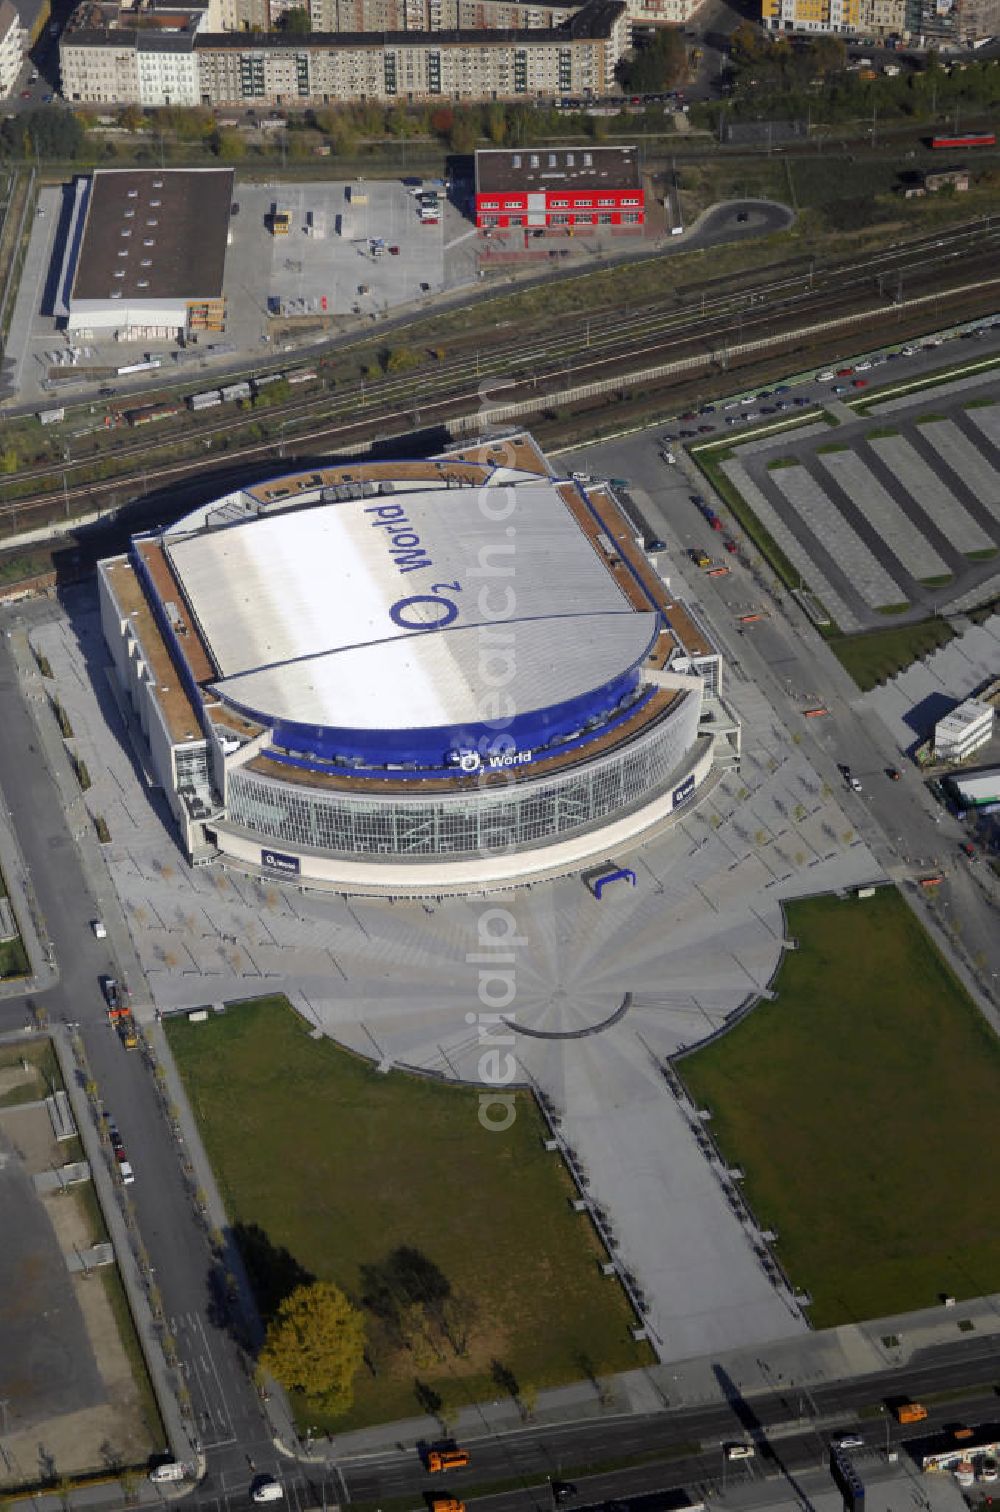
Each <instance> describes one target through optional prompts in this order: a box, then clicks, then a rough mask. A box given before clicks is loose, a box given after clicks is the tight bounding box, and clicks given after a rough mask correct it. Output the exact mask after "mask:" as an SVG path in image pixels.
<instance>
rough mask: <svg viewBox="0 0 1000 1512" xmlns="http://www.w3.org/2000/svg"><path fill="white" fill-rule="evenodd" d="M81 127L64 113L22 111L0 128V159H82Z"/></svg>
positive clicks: (75, 119) (69, 114) (70, 160)
mask: <svg viewBox="0 0 1000 1512" xmlns="http://www.w3.org/2000/svg"><path fill="white" fill-rule="evenodd" d="M85 146H86V137H85V133H84V129H83V126H82V125H81V123H80V122H79V121H78V120H77V118H76V116H75V115H73V114H72V112H71V111H68V110H51V109H42V110H26V111H25V112H24V114H23V115H19V116H13V117H12V118H11V119H10V120H8V121H4V123H3V125H2V126H0V157H2V158H6V159H10V158H24V159H25V160H26V161H28V162H30V161H31V159H32V158H36V159H38V160H39V161H51V160H55V159H58V160H59V161H60V162H67V161H68V162H75V161H76V160H77V159H78V158H79V157H81V156H82V155H83V152H84V149H85Z"/></svg>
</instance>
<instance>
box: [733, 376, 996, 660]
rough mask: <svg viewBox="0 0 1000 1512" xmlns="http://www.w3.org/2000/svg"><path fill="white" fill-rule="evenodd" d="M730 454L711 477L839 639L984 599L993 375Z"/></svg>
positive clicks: (992, 468) (989, 559) (992, 544)
mask: <svg viewBox="0 0 1000 1512" xmlns="http://www.w3.org/2000/svg"><path fill="white" fill-rule="evenodd" d="M987 377H988V379H989V381H988V382H987V381H984V377H983V375H982V374H980V375H977V377H976V378H975V379H974V380H970V382H969V383H961V382H952V383H948V384H944V385H942V387H941V389H937V388H935V389H932V390H931V391H929V392H924V393H914V394H911V395H909V396H906V397H905V398H897V399H895V400H892V401H886V402H884V403H878V404H874V405H873V406H872V409H871V412H870V414H868V415H858V416H855V415H853V414H852V413H851V411H850V410H848V409H846V407H845V406H840V407H839V410H840V411H841V412H842V413H841V414H840V419H841V423H840V424H839V425H837V426H829V427H826V426H824V427H809V428H808V431H806V430H803V431H801V432H800V431H795V432H791V431H790V432H787V433H782V432H780V431H779V432H776V433H775V434H774V435H773V436H770V437H767V438H760V439H758V440H756V441H753V442H749V443H748V444H747V445H746V446H739V445H737V446H736V447H735V448H734V450H733V452H732V454H727V456H726V458H725V460H723V461H722V462H721V464H720V465H721V469H722V472H723V473H724V474H725V476H726V478H727V479H728V480H729V482H730V483H731V484H732V485H733V487H734V488H736V489H737V490H738V491H739V493H740V494H741V495H742V497H743V498H744V499H745V501H746V503H747V504H748V505H749V507H750V508H751V509H752V510H753V512H754V514H755V515H756V516H757V518H758V519H759V520H760V522H761V524H762V525H763V526H764V528H765V529H766V530H767V531H768V533H769V534H770V535H771V536H772V538H773V539H774V540H775V542H776V543H777V545H778V546H779V547H780V549H781V550H782V552H783V553H784V554H785V556H786V557H787V558H788V560H789V561H790V562H791V564H792V566H793V567H794V568H795V570H796V571H797V572H798V573H799V574H800V576H801V579H802V581H803V582H804V583H805V584H807V585H808V586H809V587H810V588H811V589H812V590H813V592H814V593H815V595H816V596H817V598H818V599H819V600H820V602H821V603H822V604H823V605H824V607H825V608H826V610H827V612H828V613H829V614H830V615H831V617H832V618H833V620H834V621H835V623H836V624H837V625H838V626H839V628H840V629H841V630H843V631H845V632H847V633H853V632H855V631H858V630H862V629H874V628H877V627H882V626H884V625H885V623H886V622H885V619H884V618H883V617H882V616H883V615H885V614H886V613H887V612H891V613H892V614H894V615H895V614H897V613H900V612H902V613H903V614H904V615H906V614H907V613H908V614H909V615H910V616H911V617H923V616H924V615H926V614H927V613H929V612H937V611H941V610H943V611H944V612H949V611H951V610H952V609H961V608H962V607H964V606H965V605H966V604H968V603H972V602H975V601H976V600H979V601H981V600H982V599H983V598H985V597H988V596H989V592H990V588H991V582H992V578H993V576H994V575H995V573H996V560H995V559H996V557H997V554H998V552H1000V379H998V378H997V377H996V375H995V374H990V375H987Z"/></svg>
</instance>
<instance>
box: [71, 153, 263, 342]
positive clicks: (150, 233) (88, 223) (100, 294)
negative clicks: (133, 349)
mask: <svg viewBox="0 0 1000 1512" xmlns="http://www.w3.org/2000/svg"><path fill="white" fill-rule="evenodd" d="M232 196H233V170H232V169H231V168H149V169H99V170H97V171H96V172H95V173H94V174H92V175H91V176H89V177H82V178H79V179H77V181H76V185H75V195H74V201H73V208H72V214H71V219H70V227H69V234H68V236H67V237H66V240H65V246H64V252H63V262H62V268H61V270H60V275H59V289H58V294H57V298H56V314H57V315H59V316H61V317H62V318H63V319H64V320H65V322H66V328H67V330H69V331H77V332H88V333H91V334H92V335H94V336H95V337H97V338H98V339H100V337H101V336H108V335H113V336H115V337H116V338H117V339H119V340H126V341H142V340H150V341H153V340H176V339H177V338H178V337H179V336H180V335H182V334H184V333H188V334H190V333H193V332H197V331H220V330H222V329H223V326H224V320H225V304H224V299H223V275H224V272H225V262H226V246H227V244H228V239H229V216H230V206H231V203H232Z"/></svg>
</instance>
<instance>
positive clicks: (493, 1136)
mask: <svg viewBox="0 0 1000 1512" xmlns="http://www.w3.org/2000/svg"><path fill="white" fill-rule="evenodd" d="M168 1036H169V1040H170V1046H171V1049H172V1051H173V1053H174V1055H175V1057H176V1059H177V1063H178V1066H179V1067H180V1070H181V1073H182V1075H183V1077H184V1081H185V1084H186V1086H187V1089H188V1094H189V1096H190V1098H191V1102H192V1106H193V1107H194V1109H195V1112H196V1114H197V1117H198V1119H199V1121H200V1124H201V1128H202V1133H203V1136H204V1139H205V1143H206V1146H207V1149H208V1152H209V1154H210V1156H211V1159H212V1161H213V1164H214V1167H215V1172H216V1176H217V1178H218V1181H219V1185H220V1189H221V1191H222V1195H223V1198H224V1201H225V1203H226V1207H227V1211H228V1213H229V1216H230V1219H231V1220H232V1222H233V1223H234V1224H237V1225H245V1226H246V1227H247V1228H249V1227H250V1226H252V1225H256V1226H257V1232H256V1234H255V1236H254V1235H251V1236H250V1237H249V1238H247V1239H245V1240H244V1244H243V1248H244V1254H246V1255H247V1257H248V1263H249V1264H250V1266H251V1268H252V1270H253V1271H254V1273H255V1284H256V1286H257V1291H258V1297H259V1299H260V1300H261V1303H262V1305H263V1307H264V1309H265V1311H266V1310H267V1308H268V1307H269V1306H273V1305H274V1303H275V1302H276V1301H277V1300H278V1299H279V1298H280V1296H281V1295H282V1294H283V1293H284V1292H285V1291H287V1290H288V1289H289V1285H290V1284H294V1281H295V1279H296V1277H298V1276H301V1273H302V1272H303V1271H304V1272H306V1273H308V1274H309V1275H314V1276H317V1277H321V1278H323V1279H330V1280H333V1281H336V1282H337V1283H338V1284H339V1285H341V1286H343V1287H344V1288H345V1289H346V1290H347V1291H348V1293H349V1294H350V1295H351V1296H352V1297H353V1298H355V1299H356V1300H358V1299H361V1298H363V1297H364V1295H366V1293H367V1294H370V1292H371V1273H370V1271H368V1272H367V1274H366V1271H365V1268H370V1267H380V1268H384V1267H385V1265H386V1262H387V1260H388V1258H389V1256H390V1255H391V1254H392V1253H393V1252H394V1251H395V1250H397V1249H398V1248H399V1247H401V1246H410V1247H413V1248H415V1249H417V1250H419V1251H421V1252H422V1253H423V1255H425V1256H426V1257H427V1258H428V1259H430V1260H431V1261H432V1262H433V1263H434V1264H435V1265H436V1266H437V1267H438V1268H439V1270H440V1271H441V1272H442V1273H443V1275H444V1276H445V1277H446V1279H447V1282H448V1283H450V1286H451V1290H452V1297H453V1298H454V1300H455V1302H456V1306H457V1310H458V1313H459V1314H460V1316H461V1317H462V1319H463V1322H464V1325H465V1327H466V1329H467V1334H468V1347H467V1353H466V1354H465V1355H459V1354H457V1353H456V1352H455V1350H454V1349H453V1348H451V1347H450V1346H448V1345H447V1343H446V1342H445V1341H443V1340H442V1338H441V1337H439V1336H436V1335H434V1336H433V1337H430V1338H429V1339H427V1340H421V1341H420V1342H419V1344H418V1345H417V1347H416V1348H414V1349H407V1348H400V1345H399V1341H398V1338H394V1337H393V1336H391V1334H390V1333H389V1332H388V1331H387V1330H386V1329H385V1327H384V1326H383V1325H380V1324H379V1322H378V1320H377V1319H376V1318H375V1317H374V1316H372V1314H371V1313H370V1312H369V1328H368V1338H369V1354H370V1357H371V1360H372V1365H373V1366H374V1369H375V1371H377V1375H375V1374H373V1373H372V1372H371V1370H370V1369H365V1370H363V1371H362V1372H361V1373H360V1374H359V1376H358V1378H357V1381H356V1400H355V1405H354V1408H353V1410H352V1412H351V1414H350V1418H349V1419H340V1420H339V1421H338V1422H337V1423H336V1425H335V1426H336V1427H338V1428H343V1427H345V1426H358V1425H360V1424H364V1423H371V1422H380V1421H385V1420H388V1419H392V1418H396V1417H405V1416H412V1415H413V1414H414V1413H415V1412H417V1411H418V1410H420V1409H419V1405H418V1400H417V1397H416V1394H415V1383H416V1382H417V1381H420V1382H423V1383H425V1385H426V1386H427V1387H429V1388H430V1390H431V1391H432V1392H434V1393H436V1394H437V1395H439V1396H440V1397H441V1398H442V1399H443V1400H444V1402H445V1404H446V1405H447V1406H458V1405H461V1404H462V1403H464V1402H467V1401H475V1400H479V1399H482V1398H485V1397H490V1398H493V1397H496V1396H498V1395H499V1394H500V1392H499V1391H498V1389H497V1387H496V1385H495V1384H494V1382H493V1381H492V1379H491V1370H492V1366H493V1362H494V1361H499V1362H501V1363H502V1365H503V1366H505V1367H506V1368H507V1369H508V1370H510V1371H511V1372H512V1373H513V1377H514V1378H515V1379H516V1381H517V1383H518V1385H519V1386H520V1387H521V1388H522V1389H529V1390H530V1389H536V1390H537V1389H541V1388H544V1387H546V1386H552V1385H556V1384H557V1383H560V1382H564V1381H568V1380H574V1379H578V1378H580V1377H581V1376H583V1375H585V1374H587V1373H588V1372H592V1373H594V1374H603V1373H605V1372H609V1371H615V1370H623V1369H628V1368H630V1367H633V1366H636V1365H640V1364H644V1363H647V1362H648V1361H649V1359H650V1358H651V1356H650V1355H649V1354H648V1353H647V1351H646V1347H645V1346H642V1345H636V1344H634V1343H633V1342H632V1339H631V1337H630V1332H629V1330H630V1326H631V1324H632V1321H633V1319H632V1315H631V1312H630V1310H629V1308H628V1307H627V1305H626V1303H625V1299H624V1296H623V1294H622V1292H621V1291H620V1289H619V1287H618V1285H617V1283H616V1282H615V1281H613V1280H610V1279H608V1278H606V1277H603V1276H602V1275H601V1274H600V1269H599V1259H600V1257H601V1254H602V1252H601V1250H600V1248H599V1245H598V1243H597V1240H596V1238H595V1236H594V1233H593V1230H592V1229H591V1227H590V1224H589V1222H588V1220H587V1219H586V1218H585V1217H584V1216H583V1215H581V1214H577V1213H574V1212H573V1211H572V1209H571V1206H570V1197H571V1195H572V1189H571V1185H570V1182H569V1179H568V1177H567V1175H566V1173H565V1171H564V1169H563V1167H562V1164H561V1162H560V1161H559V1160H558V1158H557V1157H556V1156H555V1155H553V1154H550V1153H547V1152H546V1151H545V1149H544V1147H543V1126H542V1123H541V1120H540V1117H539V1115H538V1112H537V1109H536V1107H535V1105H534V1102H533V1101H532V1100H531V1099H530V1098H528V1097H525V1096H519V1097H518V1102H517V1117H516V1120H515V1122H514V1124H513V1125H512V1127H511V1128H510V1129H508V1130H507V1131H506V1132H505V1133H490V1132H488V1131H487V1130H486V1129H484V1128H483V1127H482V1125H481V1124H480V1122H479V1117H478V1111H479V1102H478V1097H479V1094H478V1092H477V1091H476V1090H473V1089H468V1088H461V1087H456V1086H453V1085H448V1084H444V1083H441V1082H437V1081H433V1080H426V1079H424V1078H421V1077H415V1076H409V1075H406V1074H404V1073H402V1072H399V1071H394V1072H392V1073H391V1074H389V1075H388V1076H382V1075H379V1074H378V1073H377V1072H376V1071H374V1070H373V1069H372V1068H371V1067H370V1066H369V1065H368V1063H367V1062H365V1061H362V1060H360V1059H358V1058H356V1057H354V1056H351V1055H349V1054H347V1053H346V1052H345V1051H343V1050H341V1049H339V1048H338V1047H337V1046H335V1045H334V1044H332V1043H331V1042H330V1041H328V1040H318V1041H317V1040H313V1039H310V1037H309V1034H308V1031H307V1030H306V1028H305V1027H304V1026H303V1024H302V1022H301V1020H300V1019H299V1018H298V1017H297V1016H296V1015H295V1014H294V1013H293V1012H292V1011H291V1009H290V1008H289V1007H288V1006H287V1004H286V1003H285V1001H284V999H282V998H267V999H260V1000H257V1001H255V1002H253V1003H246V1004H242V1005H233V1006H231V1007H230V1009H229V1011H228V1013H226V1014H225V1015H224V1016H222V1015H218V1016H214V1017H213V1018H211V1019H210V1020H209V1022H208V1023H203V1024H190V1023H188V1022H187V1021H186V1020H184V1019H174V1020H171V1022H170V1023H169V1025H168ZM282 1252H284V1253H282ZM432 1334H433V1330H432ZM411 1342H412V1341H411ZM299 1406H300V1408H301V1411H302V1417H303V1421H308V1422H309V1423H311V1424H313V1425H315V1426H321V1425H322V1426H334V1424H333V1423H331V1422H330V1421H329V1420H328V1419H325V1418H324V1416H323V1414H322V1413H321V1412H320V1411H318V1410H317V1408H316V1407H315V1406H314V1405H312V1404H308V1403H301V1404H299Z"/></svg>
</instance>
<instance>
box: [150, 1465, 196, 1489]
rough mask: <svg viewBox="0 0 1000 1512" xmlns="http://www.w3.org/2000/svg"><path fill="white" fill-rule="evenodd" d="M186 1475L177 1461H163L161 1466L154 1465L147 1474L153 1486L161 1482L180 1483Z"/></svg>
mask: <svg viewBox="0 0 1000 1512" xmlns="http://www.w3.org/2000/svg"><path fill="white" fill-rule="evenodd" d="M186 1474H187V1471H186V1470H185V1469H184V1466H183V1465H182V1464H181V1463H180V1461H179V1460H164V1461H163V1463H162V1464H159V1465H154V1466H153V1468H152V1470H150V1472H149V1478H150V1480H151V1481H152V1482H153V1485H154V1486H157V1485H159V1484H160V1483H161V1482H162V1481H182V1480H183V1479H184V1477H185V1475H186Z"/></svg>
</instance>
